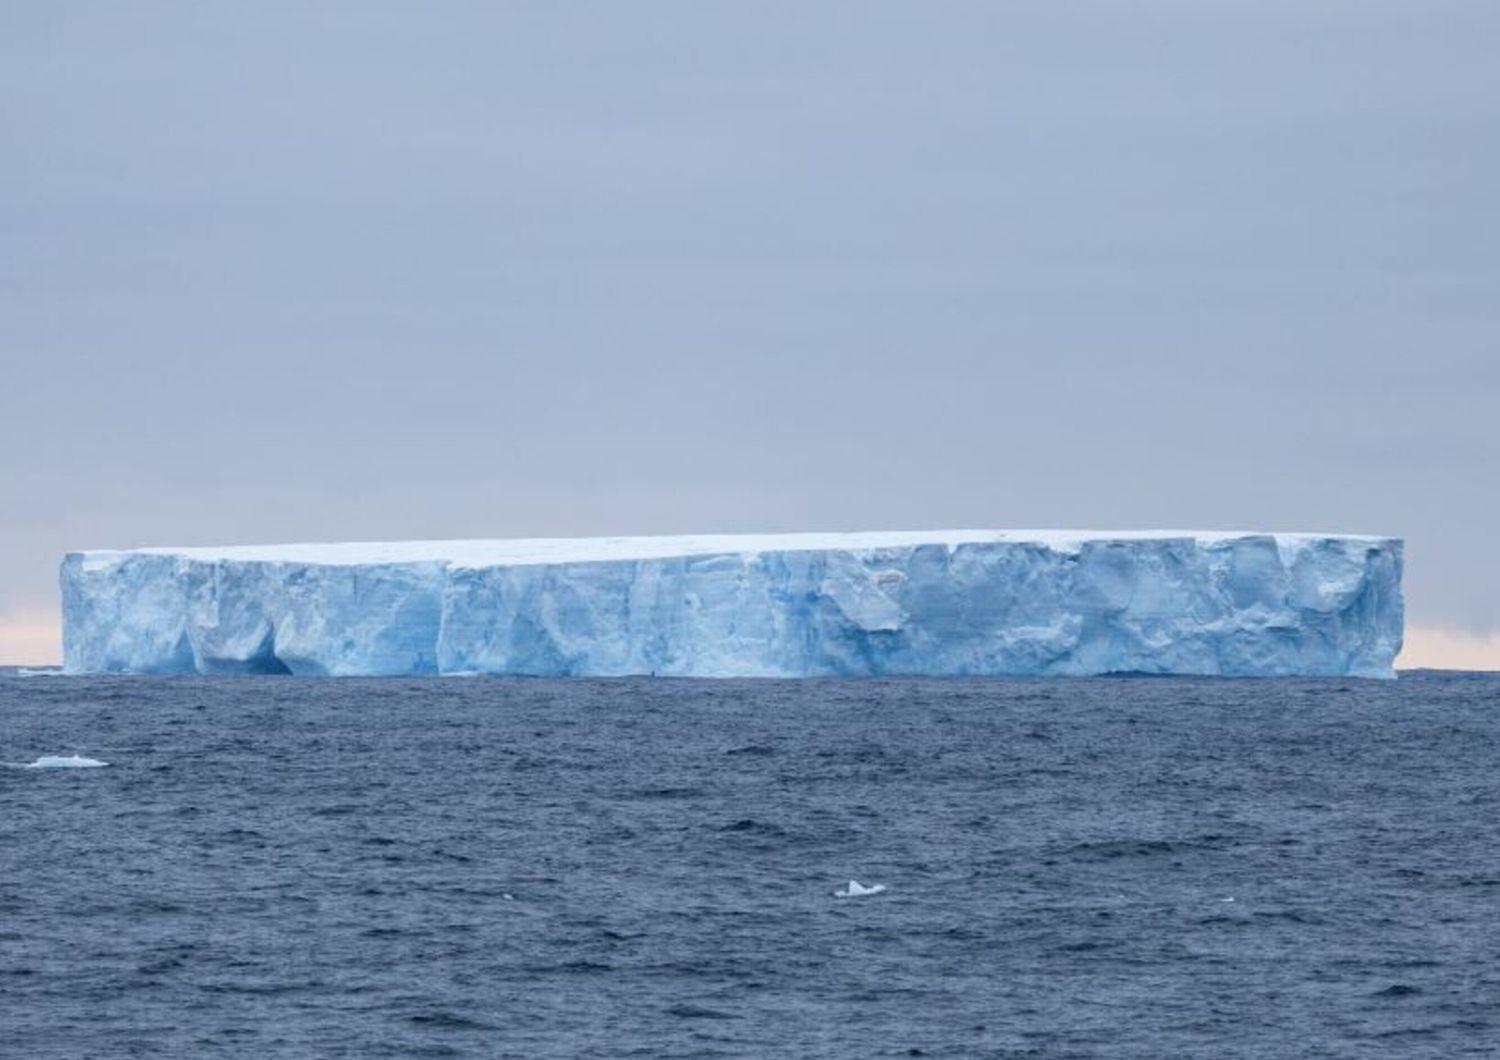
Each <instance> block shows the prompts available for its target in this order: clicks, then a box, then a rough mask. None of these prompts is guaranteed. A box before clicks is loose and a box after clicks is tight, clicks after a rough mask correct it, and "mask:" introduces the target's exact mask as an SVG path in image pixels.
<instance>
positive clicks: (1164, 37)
mask: <svg viewBox="0 0 1500 1060" xmlns="http://www.w3.org/2000/svg"><path fill="white" fill-rule="evenodd" d="M1497 54H1500V5H1495V4H1493V3H1490V2H1487V0H1486V2H1474V3H1454V2H1446V0H1434V2H1429V3H1422V4H1413V3H1409V2H1405V0H1403V2H1399V3H1397V2H1388V0H1358V2H1347V3H1346V2H1319V0H1295V2H1293V0H1254V2H1249V0H1245V2H1241V0H1221V2H1215V3H1211V4H1205V3H1202V2H1201V0H1136V2H1132V3H1122V2H1117V0H1112V2H1095V3H1088V2H1066V0H1063V2H1059V0H1045V2H1035V3H1027V2H1020V3H1008V2H995V0H982V2H974V3H958V2H945V0H932V2H923V3H915V2H906V3H890V2H885V0H858V2H847V3H843V2H838V3H835V2H819V0H799V2H795V3H778V2H762V3H756V4H721V3H712V2H709V3H704V2H702V0H692V2H682V3H676V2H670V3H669V2H660V0H643V2H641V3H635V4H619V3H603V2H601V3H588V2H553V0H549V2H519V0H514V2H507V3H474V4H465V3H458V2H448V3H441V4H416V3H406V4H380V3H373V2H358V3H352V2H347V3H346V2H337V0H335V2H321V3H318V4H304V3H261V4H230V3H212V2H209V3H187V2H183V3H177V4H159V3H150V2H147V3H140V4H129V5H125V4H106V3H99V4H93V5H87V4H74V3H67V2H48V3H10V4H4V5H0V152H3V155H0V663H4V662H17V663H46V662H49V661H54V660H55V659H56V658H57V655H58V653H59V647H58V633H57V622H58V616H57V564H58V562H59V560H60V559H61V557H62V554H63V553H64V552H65V551H67V550H71V549H79V548H98V547H110V548H112V547H132V546H141V545H189V544H235V543H256V542H282V541H308V540H379V539H398V538H449V537H508V536H572V535H593V534H611V535H613V534H635V533H643V534H644V533H673V532H684V533H685V532H733V531H762V530H767V531H769V530H840V529H890V528H934V527H966V528H968V527H994V528H1003V527H1025V528H1032V527H1091V528H1109V529H1114V528H1209V529H1212V528H1217V529H1254V530H1293V531H1296V530H1309V531H1347V532H1361V533H1381V534H1393V535H1399V536H1402V537H1404V538H1405V539H1406V541H1407V567H1406V591H1407V604H1408V612H1407V613H1408V645H1409V647H1408V650H1407V652H1406V653H1405V654H1404V655H1403V657H1402V660H1401V664H1402V665H1456V666H1471V667H1490V668H1500V563H1497V562H1496V560H1495V559H1494V558H1493V555H1492V554H1491V553H1490V551H1489V549H1490V547H1492V540H1493V538H1494V537H1495V535H1496V529H1497V522H1500V519H1497V517H1500V491H1497V490H1496V488H1495V486H1496V477H1497V476H1496V468H1497V467H1500V415H1497V409H1500V297H1497V296H1500V208H1497V202H1496V194H1497V189H1500V63H1497V62H1496V61H1495V56H1496V55H1497Z"/></svg>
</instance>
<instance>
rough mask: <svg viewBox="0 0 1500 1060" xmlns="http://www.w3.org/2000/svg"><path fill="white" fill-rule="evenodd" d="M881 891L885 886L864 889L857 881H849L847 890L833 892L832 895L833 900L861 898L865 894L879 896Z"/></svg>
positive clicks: (877, 885)
mask: <svg viewBox="0 0 1500 1060" xmlns="http://www.w3.org/2000/svg"><path fill="white" fill-rule="evenodd" d="M883 890H885V884H883V883H877V884H874V885H872V886H870V887H866V886H865V885H864V884H862V883H860V882H859V881H858V880H850V881H849V886H848V888H847V889H845V890H842V891H834V892H833V894H834V897H835V898H863V897H864V896H865V895H867V894H879V893H880V892H881V891H883Z"/></svg>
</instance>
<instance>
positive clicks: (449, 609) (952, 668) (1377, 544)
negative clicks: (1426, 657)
mask: <svg viewBox="0 0 1500 1060" xmlns="http://www.w3.org/2000/svg"><path fill="white" fill-rule="evenodd" d="M1401 553H1402V546H1401V542H1400V541H1399V540H1397V539H1393V538H1376V537H1356V536H1345V535H1320V534H1257V533H1217V532H1216V533H1194V532H1136V533H1097V534H1096V533H1086V532H1073V531H1049V532H1023V531H935V532H922V533H894V532H891V533H887V532H882V533H869V534H792V535H758V536H723V537H681V538H670V537H668V538H609V539H558V540H516V541H491V542H484V541H467V542H406V543H391V544H347V545H288V546H264V547H245V548H221V549H205V548H183V549H140V550H135V551H116V552H103V551H101V552H79V553H72V554H69V555H68V556H67V557H66V559H65V560H64V561H63V565H62V573H61V578H62V592H63V618H64V651H65V658H66V669H67V671H68V672H70V673H97V672H132V673H203V674H218V673H292V674H309V675H405V674H445V673H494V674H535V675H576V676H605V675H620V674H645V673H656V674H675V675H684V676H711V677H728V676H746V677H762V676H767V677H802V676H815V675H830V676H835V675H881V674H892V675H894V674H927V675H965V674H972V675H985V674H1037V675H1045V674H1058V675H1086V674H1102V673H1122V672H1133V673H1161V674H1226V675H1247V676H1249V675H1338V676H1346V675H1352V676H1362V677H1389V676H1391V675H1392V673H1393V670H1392V662H1393V660H1394V658H1395V656H1396V654H1397V652H1398V651H1399V650H1400V647H1401V636H1402V597H1401V561H1402V556H1401Z"/></svg>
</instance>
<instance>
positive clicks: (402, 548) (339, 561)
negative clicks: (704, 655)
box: [82, 530, 1391, 567]
mask: <svg viewBox="0 0 1500 1060" xmlns="http://www.w3.org/2000/svg"><path fill="white" fill-rule="evenodd" d="M1240 537H1273V538H1275V539H1276V543H1277V545H1278V546H1279V547H1280V548H1282V549H1288V550H1296V549H1297V548H1299V547H1300V546H1302V545H1304V544H1306V543H1307V542H1309V541H1319V540H1327V539H1330V538H1339V539H1343V540H1363V541H1370V542H1372V543H1374V542H1382V541H1388V540H1391V539H1389V538H1382V537H1374V536H1368V535H1362V534H1261V533H1258V532H1255V531H1229V530H1104V531H1095V530H874V531H865V532H859V533H801V534H686V535H674V536H668V537H534V538H510V539H497V540H475V541H358V542H344V543H338V544H299V545H231V546H225V547H192V548H141V549H130V550H123V551H120V550H97V551H90V552H84V553H82V555H83V557H84V560H85V563H86V564H90V563H100V564H108V563H110V562H113V561H115V560H117V559H119V558H122V557H124V556H127V555H166V556H183V557H185V558H188V559H194V560H201V561H208V562H213V561H217V560H228V561H238V562H248V563H305V564H313V565H323V566H348V565H364V564H388V563H426V562H441V563H447V564H449V565H451V566H454V567H496V566H521V565H528V564H542V563H588V562H599V561H610V560H639V559H662V558H665V557H669V556H711V555H723V554H732V553H759V552H809V551H826V550H831V549H841V550H848V551H867V550H871V549H886V548H912V547H915V546H918V545H946V546H948V547H950V548H951V547H953V546H956V545H963V544H993V543H999V542H1011V543H1017V544H1040V545H1045V546H1047V547H1048V548H1051V549H1053V550H1055V551H1059V552H1076V551H1078V549H1079V547H1080V546H1081V545H1082V544H1083V543H1084V542H1088V541H1148V540H1170V539H1191V540H1195V541H1197V542H1199V543H1202V544H1211V543H1214V542H1218V541H1226V540H1231V539H1234V538H1240Z"/></svg>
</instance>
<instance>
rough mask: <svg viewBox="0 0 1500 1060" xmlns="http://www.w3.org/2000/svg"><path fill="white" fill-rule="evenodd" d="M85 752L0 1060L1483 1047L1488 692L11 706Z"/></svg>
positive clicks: (557, 684) (205, 692) (67, 695)
mask: <svg viewBox="0 0 1500 1060" xmlns="http://www.w3.org/2000/svg"><path fill="white" fill-rule="evenodd" d="M74 752H78V753H81V754H84V755H90V756H93V757H96V758H100V759H103V760H105V761H108V762H109V763H110V765H109V767H108V768H104V769H83V770H23V769H10V768H8V769H0V1056H4V1057H50V1056H66V1057H130V1056H142V1057H148V1056H149V1057H157V1056H194V1057H198V1056H202V1057H219V1056H223V1057H255V1058H266V1057H302V1056H308V1057H386V1056H474V1057H528V1058H530V1057H616V1056H638V1057H731V1056H732V1057H782V1056H786V1057H857V1058H867V1057H897V1056H901V1057H904V1056H930V1057H1095V1056H1097V1057H1151V1058H1159V1057H1178V1056H1194V1057H1216V1058H1221V1057H1361V1058H1367V1057H1401V1058H1408V1057H1429V1056H1430V1057H1461V1056H1495V1055H1497V1054H1500V769H1497V766H1500V680H1497V679H1495V678H1484V677H1474V676H1453V675H1449V676H1442V675H1416V676H1408V677H1405V678H1403V679H1402V680H1400V681H1397V682H1362V681H1355V682H1351V681H1336V680H1335V681H1221V680H1147V679H1136V680H1131V679H1100V680H1052V681H1020V680H1015V681H1010V680H985V681H859V682H835V681H807V682H765V681H747V682H737V681H726V682H708V681H680V680H670V681H669V680H661V681H655V680H622V681H535V680H494V679H457V680H437V679H428V680H421V681H410V682H408V681H397V680H380V681H348V680H321V681H305V680H294V679H290V678H259V679H243V680H234V679H217V680H198V679H109V680H93V679H64V678H48V677H33V678H15V677H0V759H3V760H4V761H7V762H11V763H23V762H29V761H31V760H32V759H34V758H36V757H37V756H40V755H45V754H71V753H74ZM850 878H854V879H857V880H859V881H861V882H862V883H865V884H876V883H879V884H884V885H885V886H886V888H887V890H886V891H885V892H884V893H881V894H878V895H874V896H870V897H864V898H838V897H835V895H834V891H835V890H836V889H839V888H840V887H842V886H844V885H845V884H846V883H847V881H848V880H849V879H850Z"/></svg>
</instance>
